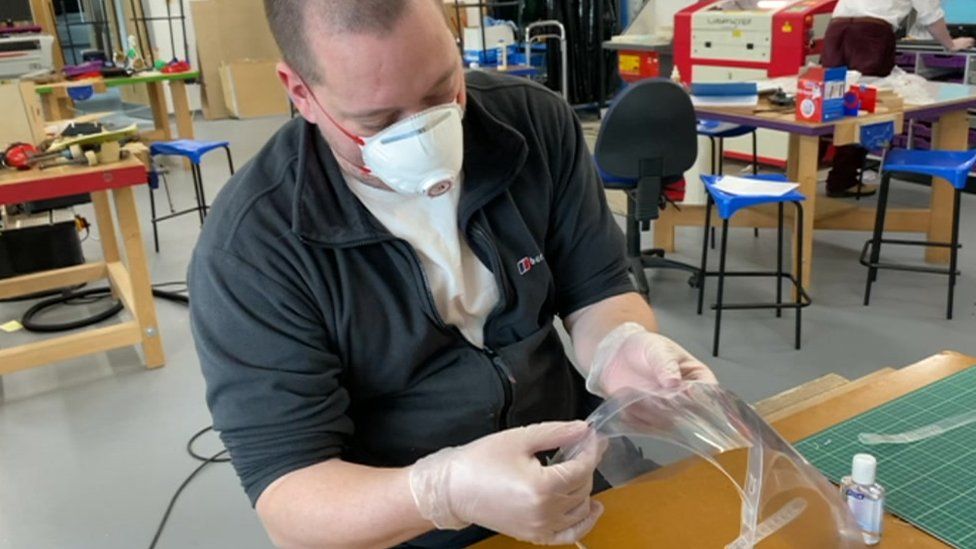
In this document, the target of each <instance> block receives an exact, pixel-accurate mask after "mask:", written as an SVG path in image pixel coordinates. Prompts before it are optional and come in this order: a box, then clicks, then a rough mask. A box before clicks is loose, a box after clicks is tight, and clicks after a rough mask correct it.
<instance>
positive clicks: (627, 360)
mask: <svg viewBox="0 0 976 549" xmlns="http://www.w3.org/2000/svg"><path fill="white" fill-rule="evenodd" d="M684 381H700V382H705V383H718V380H717V379H716V377H715V374H714V373H712V371H711V370H710V369H709V368H708V366H705V365H704V364H703V363H702V362H701V361H699V360H698V359H696V358H695V357H694V356H692V355H691V353H689V352H688V351H686V350H685V349H684V348H682V347H681V346H680V345H678V344H677V343H675V342H674V341H672V340H671V339H668V338H667V337H665V336H662V335H660V334H655V333H653V332H650V331H648V330H647V329H645V328H644V327H643V326H640V325H638V324H633V323H628V324H624V325H622V326H620V327H618V328H617V329H615V330H614V331H613V332H611V333H610V334H609V335H607V336H606V337H605V338H604V340H603V342H602V343H601V344H600V346H599V348H598V349H597V351H596V355H595V357H594V359H593V366H592V368H591V371H590V375H589V376H588V378H587V383H586V387H587V389H589V391H590V392H592V393H593V394H596V395H599V396H602V397H607V396H610V395H613V393H615V392H616V391H618V390H620V389H623V388H625V387H633V388H635V389H643V390H646V391H659V390H661V389H669V388H674V387H677V386H678V385H680V384H681V383H682V382H684Z"/></svg>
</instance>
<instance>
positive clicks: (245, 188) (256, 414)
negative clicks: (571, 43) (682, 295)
mask: <svg viewBox="0 0 976 549" xmlns="http://www.w3.org/2000/svg"><path fill="white" fill-rule="evenodd" d="M265 7H266V10H267V12H268V17H269V21H270V23H271V28H272V31H273V33H274V35H275V37H276V39H277V40H278V43H279V45H280V47H281V50H282V53H283V55H284V59H285V61H284V62H283V63H282V64H280V65H279V68H278V72H279V76H280V79H281V81H282V83H283V84H284V86H285V87H286V89H287V90H288V93H289V94H290V96H291V98H292V100H293V101H294V103H295V105H296V107H297V108H298V110H299V111H300V112H301V114H302V119H299V120H296V121H293V122H291V123H289V124H288V125H286V126H285V127H284V128H282V130H280V131H279V132H278V134H277V135H276V136H275V137H273V138H272V139H271V141H270V142H269V143H268V144H267V146H265V148H264V149H263V150H262V151H261V152H259V153H258V154H257V156H256V158H255V159H254V161H253V162H251V163H250V164H249V165H248V166H247V167H245V168H244V169H242V170H241V172H240V173H239V174H238V175H237V176H235V177H234V178H233V179H232V180H231V181H230V183H229V184H228V185H227V188H226V189H225V190H224V191H223V192H222V193H221V195H220V196H219V198H218V199H217V200H216V202H215V204H214V208H213V213H212V214H211V216H210V217H209V218H208V221H207V224H206V227H205V229H204V232H203V235H202V237H201V240H200V242H199V244H198V245H197V248H196V250H195V253H194V258H193V261H192V264H191V267H190V285H191V288H192V292H193V304H192V326H193V331H194V337H195V340H196V344H197V349H198V352H199V355H200V359H201V364H202V368H203V372H204V375H205V377H206V381H207V399H208V405H209V406H210V408H211V411H212V414H213V418H214V426H215V429H216V430H218V431H219V432H220V434H221V437H222V439H223V441H224V444H225V445H226V446H227V448H228V449H229V450H230V455H231V458H232V461H233V465H234V467H235V469H236V470H237V473H238V475H239V476H240V478H241V482H242V484H243V485H244V488H245V491H246V492H247V494H248V496H249V497H250V499H251V501H252V503H253V504H255V505H256V508H257V511H258V514H259V516H260V517H261V520H262V521H263V523H264V525H265V527H266V529H267V531H268V533H269V535H270V537H271V539H272V540H273V541H274V543H276V544H278V545H281V546H287V547H378V546H393V545H397V544H405V543H409V544H408V545H404V546H407V547H459V546H463V545H467V544H469V543H471V542H473V541H476V540H478V539H482V538H484V537H486V536H487V535H490V533H491V532H492V531H495V532H501V533H505V534H508V535H511V536H514V537H517V538H520V539H524V540H529V541H532V542H535V543H541V544H556V543H572V542H574V541H575V540H577V539H579V538H580V537H582V536H583V535H584V534H585V533H586V532H587V531H589V530H590V529H591V528H592V527H593V525H594V523H595V522H596V520H597V518H598V517H599V515H600V513H601V508H600V506H599V505H598V504H597V503H595V502H592V501H591V500H590V493H591V490H592V484H593V472H594V469H595V467H596V465H597V463H598V462H599V459H600V455H601V452H602V449H601V448H600V446H599V445H598V444H597V443H595V442H594V440H595V439H593V440H589V442H588V443H587V444H586V445H585V450H584V451H583V452H581V453H580V455H579V457H577V458H575V459H573V460H570V461H568V462H566V463H562V464H559V465H554V466H543V465H542V463H541V462H540V460H539V459H537V457H536V455H537V454H539V453H541V452H545V451H549V450H553V449H556V448H558V447H561V446H565V445H568V444H572V443H576V442H578V441H580V440H582V439H583V437H585V436H586V435H587V434H588V430H587V426H586V425H585V423H583V422H581V421H573V420H579V419H581V418H584V417H586V415H587V414H588V412H589V411H591V410H592V409H593V406H594V404H595V402H594V401H593V400H594V397H592V396H588V394H587V391H586V389H587V388H588V389H589V390H590V391H591V392H592V393H594V394H597V395H601V396H605V395H608V394H611V393H613V392H614V391H616V390H618V389H620V388H621V387H625V386H637V387H644V388H648V389H656V388H661V387H665V386H672V385H675V384H677V383H680V382H681V379H682V378H684V379H690V380H701V381H706V382H714V381H715V378H714V376H713V375H712V373H711V372H710V371H709V370H708V369H707V368H706V367H705V366H704V365H703V364H701V363H700V362H698V361H697V360H695V359H694V358H693V357H691V356H690V355H689V354H688V353H687V352H686V351H684V350H683V349H682V348H681V347H679V346H678V345H677V344H675V343H673V342H672V341H670V340H668V339H667V338H665V337H663V336H660V335H657V334H656V333H654V331H655V329H656V323H655V320H654V315H653V313H652V311H651V309H650V308H649V307H648V305H647V304H646V303H645V302H644V301H643V300H642V299H641V297H640V296H639V295H638V294H636V293H634V292H633V288H632V285H631V282H630V280H629V279H628V276H627V271H626V260H625V257H624V253H623V250H624V247H623V241H622V236H621V234H620V231H619V229H618V227H617V226H616V224H615V223H614V221H613V218H612V215H611V214H610V212H609V211H608V209H607V206H606V202H605V198H604V196H603V193H602V190H601V187H600V182H599V180H598V178H597V176H596V174H595V170H594V165H593V162H592V159H591V158H590V156H589V154H588V153H587V151H586V146H585V143H584V140H583V136H582V133H581V131H580V127H579V124H578V122H577V121H576V120H575V118H574V116H573V114H572V111H571V109H570V107H569V106H568V105H567V104H566V103H565V102H563V101H561V100H560V99H559V98H558V97H557V96H556V95H554V94H552V93H550V92H549V91H548V90H545V89H544V88H541V87H539V86H537V85H535V84H532V83H531V82H529V81H527V80H522V79H514V78H507V77H501V76H495V75H489V74H486V73H472V74H467V75H466V74H465V73H464V71H463V70H462V65H461V60H460V56H459V53H458V51H457V48H456V46H455V43H454V40H453V37H452V35H451V33H450V31H449V28H448V26H447V24H446V22H445V20H444V17H443V11H442V10H443V8H442V4H441V2H440V0H357V1H356V2H349V1H347V0H316V1H308V0H266V2H265ZM555 316H559V317H560V318H561V319H562V320H563V322H564V323H565V325H566V327H567V330H568V331H569V333H570V335H571V337H572V340H573V346H574V350H575V353H576V356H577V358H578V362H579V363H580V365H581V366H580V370H581V372H582V374H583V376H580V375H579V374H578V373H577V372H576V371H575V370H574V369H573V366H572V365H571V363H570V362H569V360H568V359H567V358H566V354H565V352H564V350H563V348H562V345H561V343H560V339H559V337H558V335H557V333H556V331H555V329H554V327H553V320H554V317H555ZM584 376H585V378H586V379H585V387H584ZM524 426H527V427H524ZM434 530H437V531H434ZM410 540H413V541H410Z"/></svg>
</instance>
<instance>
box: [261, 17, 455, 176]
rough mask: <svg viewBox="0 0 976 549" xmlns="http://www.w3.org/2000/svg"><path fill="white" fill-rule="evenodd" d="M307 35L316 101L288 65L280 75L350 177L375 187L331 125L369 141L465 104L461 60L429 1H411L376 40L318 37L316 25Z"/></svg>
mask: <svg viewBox="0 0 976 549" xmlns="http://www.w3.org/2000/svg"><path fill="white" fill-rule="evenodd" d="M307 35H308V36H309V48H310V50H311V51H312V52H313V54H314V55H315V56H317V58H318V66H319V70H320V75H321V78H320V79H319V81H318V82H317V83H312V82H308V85H309V86H310V87H311V91H312V92H313V93H314V97H313V96H312V95H311V94H310V93H309V90H308V89H307V88H306V87H305V84H304V81H303V80H302V78H301V76H300V75H298V74H297V73H295V72H294V71H293V70H292V69H291V68H290V67H289V66H288V65H286V64H284V63H281V64H279V65H278V74H279V77H280V78H281V80H282V82H283V83H284V84H285V86H286V87H287V89H288V92H289V94H290V95H291V97H292V99H293V100H294V102H295V106H296V108H297V109H298V110H299V111H300V112H301V114H302V116H303V117H304V118H305V119H306V120H308V121H309V122H312V123H314V124H316V125H317V126H318V128H319V131H321V132H322V135H323V136H324V138H325V140H326V142H328V143H329V146H330V147H331V148H332V151H333V152H334V153H335V155H336V157H337V159H338V161H339V164H340V166H341V167H342V169H343V170H344V171H346V172H347V173H349V174H350V175H354V176H355V177H358V178H360V179H363V180H366V181H367V182H368V183H372V184H374V185H376V184H379V183H380V182H379V181H378V180H376V179H375V178H371V177H368V176H365V175H364V174H363V172H362V171H361V170H360V169H359V167H361V166H363V159H362V154H361V152H360V149H359V146H358V145H357V144H356V142H355V141H354V140H353V139H351V138H350V137H349V136H347V135H345V134H344V133H342V131H341V130H340V129H339V128H338V127H337V125H339V126H342V127H343V128H344V129H345V130H346V131H348V132H349V133H352V134H354V135H357V136H360V137H370V136H372V135H375V134H377V133H379V132H380V131H382V130H383V129H384V128H386V127H388V126H390V125H391V124H393V123H395V122H397V121H399V120H402V119H403V118H406V117H408V116H411V115H413V114H415V113H418V112H421V111H424V110H426V109H429V108H431V107H435V106H438V105H443V104H445V103H450V102H452V101H458V103H459V104H460V105H461V107H462V108H464V106H465V103H466V95H465V85H464V71H463V70H462V67H461V59H460V55H459V53H458V50H457V47H456V46H455V44H454V38H453V36H452V35H451V32H450V30H449V29H448V27H447V25H446V24H445V22H444V18H443V14H441V13H440V12H439V11H438V10H437V6H436V5H435V3H434V2H431V1H430V0H415V1H414V2H413V5H412V6H411V7H410V8H408V10H407V13H405V14H404V16H403V18H402V19H401V20H400V21H398V22H397V23H396V26H395V27H394V28H393V29H392V30H391V31H390V32H388V33H385V34H382V35H371V34H364V33H351V32H350V33H344V32H340V33H327V32H317V31H316V25H315V23H314V22H310V23H309V28H308V30H307ZM315 98H318V102H319V103H321V108H320V107H319V105H318V104H317V103H316V101H315ZM323 109H324V110H325V111H327V112H328V115H327V114H326V113H324V112H322V111H323ZM329 116H331V117H332V120H329ZM333 121H334V122H333Z"/></svg>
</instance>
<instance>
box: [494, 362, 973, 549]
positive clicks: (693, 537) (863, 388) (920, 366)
mask: <svg viewBox="0 0 976 549" xmlns="http://www.w3.org/2000/svg"><path fill="white" fill-rule="evenodd" d="M974 365H976V357H971V356H965V355H961V354H958V353H953V352H943V353H940V354H938V355H935V356H932V357H929V358H927V359H925V360H923V361H921V362H918V363H916V364H913V365H911V366H907V367H905V368H902V369H900V370H890V369H888V370H884V371H881V372H878V373H877V374H872V375H869V376H867V377H865V378H862V379H860V380H857V381H852V382H846V380H844V382H842V383H837V382H836V381H833V380H831V379H827V378H822V379H824V380H825V381H826V382H827V385H826V387H828V388H827V390H825V391H819V392H811V391H810V390H808V389H806V387H807V386H803V387H801V388H798V389H797V390H794V391H791V392H788V394H786V395H784V397H783V398H780V397H774V399H770V401H768V403H767V405H766V406H763V405H761V404H760V405H757V409H759V410H760V411H761V412H764V416H765V417H767V418H769V419H770V420H771V421H772V424H773V427H775V428H776V430H777V431H779V433H780V434H781V435H783V437H784V438H786V439H787V440H789V441H792V442H796V441H798V440H801V439H803V438H806V437H808V436H810V435H813V434H815V433H818V432H820V431H822V430H824V429H826V428H828V427H830V426H832V425H836V424H838V423H840V422H842V421H845V420H847V419H849V418H851V417H854V416H856V415H858V414H861V413H863V412H866V411H868V410H870V409H872V408H875V407H877V406H879V405H881V404H884V403H885V402H889V401H891V400H894V399H896V398H898V397H901V396H903V395H905V394H908V393H910V392H912V391H914V390H916V389H918V388H921V387H923V386H925V385H927V384H929V383H932V382H934V381H938V380H939V379H942V378H944V377H947V376H950V375H952V374H954V373H957V372H960V371H962V370H965V369H967V368H970V367H973V366H974ZM831 377H832V378H833V379H837V378H838V376H831ZM819 382H820V380H818V382H815V383H814V384H813V385H811V386H815V385H817V383H819ZM820 385H824V384H823V383H820ZM790 393H792V394H790ZM791 396H800V397H801V398H800V399H799V401H797V399H796V398H790V397H791ZM768 404H772V405H773V406H772V407H771V406H770V405H768ZM764 408H766V409H765V410H764ZM776 418H779V419H776ZM736 457H737V456H731V459H736ZM742 457H744V456H742ZM596 499H598V500H599V501H601V502H602V503H603V504H604V506H605V507H606V512H605V514H604V515H603V517H602V518H601V519H600V521H599V523H598V524H597V526H596V528H595V529H594V530H593V531H592V532H591V533H590V535H589V536H587V537H586V539H584V540H583V543H584V544H585V546H586V547H587V548H588V549H602V548H615V549H617V548H629V547H633V548H638V547H640V548H646V547H655V548H661V549H670V548H675V549H678V548H680V549H684V548H692V547H694V548H722V547H725V544H727V543H729V542H730V541H732V540H734V539H735V538H736V537H737V536H738V534H739V521H740V513H739V509H740V500H739V496H738V494H737V493H736V491H735V489H734V488H733V487H732V484H731V483H730V482H729V480H728V479H727V478H726V477H725V476H723V475H722V473H720V472H719V471H718V469H716V468H714V467H712V466H710V465H706V464H704V463H703V462H697V461H696V462H693V463H684V462H682V463H677V464H674V465H671V466H668V467H663V468H661V469H658V470H657V471H654V472H653V473H650V474H649V475H648V476H647V477H645V478H644V479H643V480H642V481H640V482H636V483H633V484H630V485H628V486H624V487H621V488H616V489H612V490H609V491H607V492H605V493H602V494H599V495H597V496H596ZM810 534H811V535H810V536H809V537H807V538H806V539H808V540H809V541H810V543H809V547H810V549H814V548H818V549H819V548H820V547H821V546H822V545H821V544H817V543H816V541H815V540H816V533H810ZM767 541H773V540H767ZM773 546H774V544H772V543H767V544H765V545H763V547H773ZM477 547H478V548H479V549H514V548H522V547H526V548H527V547H533V546H532V545H529V544H524V543H520V542H517V541H514V540H512V539H510V538H505V537H501V536H498V537H495V538H492V539H490V540H488V541H486V542H484V543H481V544H479V545H477ZM804 547H806V546H804ZM877 547H880V548H895V547H897V548H901V547H911V548H945V547H946V545H945V544H943V543H942V542H940V541H938V540H936V539H935V538H933V537H931V536H929V535H928V534H926V533H925V532H922V531H921V530H918V529H916V528H915V527H914V526H912V525H910V524H908V523H905V522H903V521H901V520H899V519H897V518H895V517H893V516H891V515H888V516H887V517H886V520H885V534H884V537H883V539H882V542H881V544H880V545H878V546H877ZM793 549H795V548H793Z"/></svg>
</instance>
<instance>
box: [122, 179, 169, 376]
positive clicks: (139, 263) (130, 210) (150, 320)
mask: <svg viewBox="0 0 976 549" xmlns="http://www.w3.org/2000/svg"><path fill="white" fill-rule="evenodd" d="M112 193H113V195H114V197H115V211H116V213H117V214H118V216H119V231H120V232H121V233H122V242H123V244H124V245H125V256H126V268H127V269H128V271H129V278H130V279H131V281H132V295H133V301H134V302H135V309H136V310H135V311H132V313H133V314H134V315H135V316H136V320H137V321H138V322H139V327H140V329H141V331H142V350H143V353H145V359H146V367H147V368H159V367H160V366H163V364H165V363H166V356H165V355H164V353H163V340H162V336H161V335H160V333H159V323H158V321H157V320H156V304H155V302H153V295H152V281H151V280H150V278H149V265H148V264H147V262H146V249H145V247H144V246H143V243H142V231H141V230H140V227H139V214H138V212H137V211H136V201H135V197H134V194H133V192H132V187H123V188H121V189H115V190H113V191H112Z"/></svg>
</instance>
